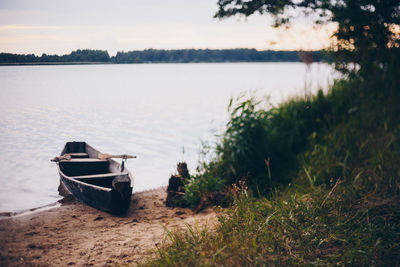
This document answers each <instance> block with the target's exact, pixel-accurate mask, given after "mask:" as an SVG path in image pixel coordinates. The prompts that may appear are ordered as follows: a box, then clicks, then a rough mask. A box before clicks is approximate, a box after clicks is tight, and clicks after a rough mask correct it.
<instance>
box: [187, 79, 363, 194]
mask: <svg viewBox="0 0 400 267" xmlns="http://www.w3.org/2000/svg"><path fill="white" fill-rule="evenodd" d="M342 83H343V82H337V83H336V84H335V89H334V90H331V91H330V92H329V93H328V94H324V93H323V92H322V91H319V92H318V94H317V95H316V96H311V95H308V96H305V97H297V98H293V99H291V100H289V101H287V102H285V103H283V104H281V105H280V106H279V107H270V108H269V109H268V103H265V102H267V101H265V102H263V101H258V102H257V101H256V100H255V99H254V98H250V99H247V100H244V101H243V99H242V97H239V98H238V99H237V100H236V101H231V103H230V106H229V111H230V117H231V118H230V120H229V122H228V124H227V129H226V131H225V133H224V134H223V135H222V136H221V137H220V140H219V141H218V143H217V144H216V147H215V149H214V150H211V152H210V153H213V154H212V155H213V156H214V157H213V158H212V160H211V161H210V162H207V163H203V175H208V176H212V177H218V178H219V179H224V180H226V182H227V184H233V183H236V182H237V181H239V180H245V181H246V182H247V184H248V185H249V186H250V188H251V189H252V190H253V191H254V192H255V193H256V194H257V195H266V194H267V193H268V192H270V189H271V188H273V187H276V186H279V185H280V184H287V183H289V182H290V181H291V179H292V177H293V176H294V175H295V174H296V173H297V171H298V169H299V161H298V156H299V154H300V153H302V152H303V151H304V150H305V149H306V148H308V147H309V142H310V140H309V138H308V136H312V135H316V132H321V131H323V130H324V129H327V128H328V127H330V126H331V125H335V124H337V123H338V122H340V121H342V120H344V119H345V117H346V115H347V113H348V111H349V110H351V109H357V106H356V103H355V101H356V100H357V99H359V92H358V90H349V91H347V92H346V90H347V87H348V86H347V87H346V86H343V85H342ZM263 105H264V109H261V108H260V107H261V106H263ZM265 107H266V108H265ZM189 192H190V189H189Z"/></svg>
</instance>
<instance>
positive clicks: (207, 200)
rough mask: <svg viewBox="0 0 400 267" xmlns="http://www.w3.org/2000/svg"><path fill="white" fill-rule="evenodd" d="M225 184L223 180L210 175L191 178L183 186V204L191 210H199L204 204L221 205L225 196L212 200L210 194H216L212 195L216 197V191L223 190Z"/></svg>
mask: <svg viewBox="0 0 400 267" xmlns="http://www.w3.org/2000/svg"><path fill="white" fill-rule="evenodd" d="M225 184H226V182H225V181H224V180H223V179H219V178H216V177H214V176H212V175H210V174H203V175H201V176H195V177H192V178H191V179H190V180H189V181H188V184H186V185H185V197H184V200H185V204H186V205H187V206H188V207H189V208H191V209H200V208H201V207H202V205H206V204H208V205H210V204H221V202H223V201H225V198H226V197H227V196H225V194H224V195H221V196H222V198H219V199H215V198H212V195H211V194H210V192H217V193H214V196H215V195H217V194H218V191H220V190H223V189H224V187H225ZM218 195H219V194H218ZM215 202H220V203H215Z"/></svg>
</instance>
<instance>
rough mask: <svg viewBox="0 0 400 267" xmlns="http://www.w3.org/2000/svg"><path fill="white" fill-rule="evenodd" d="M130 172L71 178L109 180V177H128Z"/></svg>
mask: <svg viewBox="0 0 400 267" xmlns="http://www.w3.org/2000/svg"><path fill="white" fill-rule="evenodd" d="M127 174H128V172H111V173H101V174H94V175H80V176H74V177H71V178H73V179H77V180H80V179H98V178H109V177H116V176H120V175H127Z"/></svg>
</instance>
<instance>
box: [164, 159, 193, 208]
mask: <svg viewBox="0 0 400 267" xmlns="http://www.w3.org/2000/svg"><path fill="white" fill-rule="evenodd" d="M177 171H178V174H176V175H171V178H169V181H168V188H167V200H166V201H165V205H166V206H167V207H177V206H179V207H185V206H186V202H185V200H184V196H185V183H186V182H187V181H188V180H189V178H190V175H189V171H188V169H187V164H186V162H179V163H178V166H177Z"/></svg>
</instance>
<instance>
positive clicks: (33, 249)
mask: <svg viewBox="0 0 400 267" xmlns="http://www.w3.org/2000/svg"><path fill="white" fill-rule="evenodd" d="M165 199H166V192H165V188H160V189H155V190H149V191H145V192H139V193H136V194H134V195H133V197H132V202H131V206H130V208H129V210H128V212H127V214H126V215H124V216H113V215H110V214H108V213H105V212H102V211H99V210H96V209H94V208H91V207H89V206H86V205H84V204H82V203H80V202H78V201H75V200H71V201H65V202H67V203H66V204H63V205H61V207H56V208H51V209H48V210H45V211H40V212H35V213H32V214H27V215H22V216H15V217H10V218H6V219H2V220H0V266H66V265H69V266H74V265H75V266H118V265H123V266H124V265H135V263H140V262H142V261H143V260H145V259H146V258H147V257H150V256H152V255H154V253H155V248H156V246H157V245H161V244H162V243H163V242H164V241H165V237H166V235H165V229H168V230H172V229H180V228H182V229H185V228H186V223H188V224H190V225H193V226H194V225H195V224H196V223H198V224H199V225H200V227H203V226H205V225H207V226H208V227H212V225H214V224H215V222H216V213H215V212H214V211H213V210H212V209H207V210H204V211H202V212H200V213H197V214H194V213H193V212H192V211H191V210H189V209H183V208H168V207H166V206H165V205H164V204H163V202H164V201H165Z"/></svg>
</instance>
